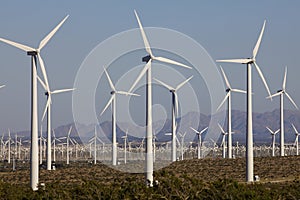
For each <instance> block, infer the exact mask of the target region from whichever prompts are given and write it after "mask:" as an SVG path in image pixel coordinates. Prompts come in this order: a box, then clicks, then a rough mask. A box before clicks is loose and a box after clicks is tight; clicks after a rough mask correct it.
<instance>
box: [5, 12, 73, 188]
mask: <svg viewBox="0 0 300 200" xmlns="http://www.w3.org/2000/svg"><path fill="white" fill-rule="evenodd" d="M67 18H68V15H67V16H66V17H65V18H64V19H63V20H62V21H61V22H60V23H59V24H58V25H57V26H56V27H55V28H54V29H53V30H52V31H51V32H50V33H49V34H48V35H47V36H46V37H45V38H44V39H43V40H42V41H41V42H40V44H39V47H38V48H37V49H35V48H32V47H29V46H26V45H23V44H19V43H16V42H13V41H10V40H7V39H3V38H0V41H2V42H5V43H7V44H9V45H12V46H14V47H17V48H19V49H21V50H23V51H26V52H27V55H29V56H31V68H32V71H31V88H32V90H31V148H30V186H31V188H32V190H34V191H36V190H38V187H37V186H38V182H39V163H38V117H37V115H38V114H37V67H36V66H37V62H36V61H37V57H38V60H39V63H40V67H41V70H42V73H43V76H44V78H45V82H46V83H47V85H48V80H47V75H46V70H45V67H44V61H43V59H42V57H41V55H40V51H41V50H42V48H43V47H44V46H45V45H46V44H47V43H48V42H49V40H50V39H51V38H52V37H53V35H54V34H55V33H56V31H57V30H58V29H59V28H60V27H61V25H62V24H63V23H64V22H65V21H66V19H67Z"/></svg>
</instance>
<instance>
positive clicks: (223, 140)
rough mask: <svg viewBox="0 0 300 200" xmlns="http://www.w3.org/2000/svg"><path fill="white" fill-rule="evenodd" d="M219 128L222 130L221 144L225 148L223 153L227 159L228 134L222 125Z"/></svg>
mask: <svg viewBox="0 0 300 200" xmlns="http://www.w3.org/2000/svg"><path fill="white" fill-rule="evenodd" d="M218 126H219V128H220V130H221V132H222V135H223V136H222V143H221V146H222V147H223V151H222V156H223V158H226V141H225V140H226V135H228V133H226V132H225V131H224V129H223V128H222V126H221V125H220V124H218Z"/></svg>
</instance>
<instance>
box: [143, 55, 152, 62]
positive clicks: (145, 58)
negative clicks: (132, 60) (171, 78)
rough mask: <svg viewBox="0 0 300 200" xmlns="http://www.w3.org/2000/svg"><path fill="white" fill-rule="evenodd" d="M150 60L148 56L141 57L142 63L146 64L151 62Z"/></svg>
mask: <svg viewBox="0 0 300 200" xmlns="http://www.w3.org/2000/svg"><path fill="white" fill-rule="evenodd" d="M151 58H152V57H151V55H148V56H145V57H143V58H142V61H143V62H145V63H148V62H149V60H151Z"/></svg>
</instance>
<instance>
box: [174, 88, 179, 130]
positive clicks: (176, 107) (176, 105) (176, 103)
mask: <svg viewBox="0 0 300 200" xmlns="http://www.w3.org/2000/svg"><path fill="white" fill-rule="evenodd" d="M174 96H175V118H177V116H178V108H179V106H178V96H177V93H176V92H174ZM176 126H177V125H176Z"/></svg>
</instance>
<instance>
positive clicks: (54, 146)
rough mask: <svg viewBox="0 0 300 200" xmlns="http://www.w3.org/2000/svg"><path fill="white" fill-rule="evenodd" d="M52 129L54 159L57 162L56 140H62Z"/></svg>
mask: <svg viewBox="0 0 300 200" xmlns="http://www.w3.org/2000/svg"><path fill="white" fill-rule="evenodd" d="M52 131H53V161H54V162H56V141H58V142H61V140H60V139H58V138H56V136H55V132H54V130H52Z"/></svg>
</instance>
